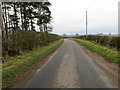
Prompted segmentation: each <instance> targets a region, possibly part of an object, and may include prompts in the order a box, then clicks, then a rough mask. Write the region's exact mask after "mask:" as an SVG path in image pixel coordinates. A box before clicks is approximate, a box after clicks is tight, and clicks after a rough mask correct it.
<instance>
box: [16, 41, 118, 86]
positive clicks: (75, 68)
mask: <svg viewBox="0 0 120 90" xmlns="http://www.w3.org/2000/svg"><path fill="white" fill-rule="evenodd" d="M16 87H18V88H115V87H117V86H116V85H115V84H114V83H113V81H112V80H111V78H110V77H109V76H108V75H107V74H106V72H105V71H104V70H102V69H101V68H99V67H98V66H97V65H96V64H95V63H94V62H93V60H92V59H91V58H90V57H89V56H88V55H87V54H86V53H85V52H84V51H83V50H82V49H81V48H80V46H79V45H78V44H77V43H75V42H74V41H71V40H68V39H65V40H64V43H63V44H62V46H61V47H60V48H59V49H58V50H57V51H56V52H55V53H54V54H53V55H52V56H51V57H50V59H49V60H48V61H47V62H46V64H45V65H43V67H42V68H40V69H38V70H37V72H36V73H35V74H34V75H33V76H32V78H31V79H29V80H27V81H25V82H23V83H21V84H18V85H16Z"/></svg>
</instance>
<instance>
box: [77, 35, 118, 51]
mask: <svg viewBox="0 0 120 90" xmlns="http://www.w3.org/2000/svg"><path fill="white" fill-rule="evenodd" d="M77 38H79V39H85V40H89V41H92V42H95V43H99V44H101V45H104V46H107V47H111V48H115V49H117V50H120V44H119V42H120V36H118V37H112V36H95V35H88V36H87V37H86V36H79V37H77Z"/></svg>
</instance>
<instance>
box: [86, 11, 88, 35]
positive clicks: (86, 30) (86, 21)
mask: <svg viewBox="0 0 120 90" xmlns="http://www.w3.org/2000/svg"><path fill="white" fill-rule="evenodd" d="M87 25H88V22H87V11H86V36H87Z"/></svg>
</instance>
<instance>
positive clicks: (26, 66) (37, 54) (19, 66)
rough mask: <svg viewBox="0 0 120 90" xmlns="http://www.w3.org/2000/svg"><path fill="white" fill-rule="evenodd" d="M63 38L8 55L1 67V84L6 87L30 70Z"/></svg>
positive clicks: (56, 46) (60, 42)
mask: <svg viewBox="0 0 120 90" xmlns="http://www.w3.org/2000/svg"><path fill="white" fill-rule="evenodd" d="M62 42H63V39H61V40H58V41H56V42H54V43H52V44H49V45H48V46H44V47H42V48H37V49H34V50H32V51H29V52H26V53H24V54H22V55H20V56H16V57H10V58H9V59H8V60H7V62H6V63H4V64H3V68H2V74H3V75H2V79H3V81H2V85H3V87H7V86H8V85H9V84H11V83H13V82H15V81H16V80H17V79H18V78H19V77H20V76H21V75H23V74H24V73H25V72H27V71H29V70H31V69H32V68H33V67H34V66H35V65H36V63H37V62H38V61H40V60H43V58H44V57H45V56H47V55H48V54H50V53H51V52H53V51H54V50H55V49H56V48H58V46H59V45H61V44H62Z"/></svg>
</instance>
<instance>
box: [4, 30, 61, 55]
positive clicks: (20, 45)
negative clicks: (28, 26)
mask: <svg viewBox="0 0 120 90" xmlns="http://www.w3.org/2000/svg"><path fill="white" fill-rule="evenodd" d="M58 39H60V37H59V36H58V35H55V34H49V33H45V32H43V33H40V32H34V31H17V33H15V34H11V35H9V36H8V38H4V39H3V40H2V48H3V49H2V54H3V57H4V56H6V55H9V56H15V55H19V54H21V53H22V52H23V51H28V50H32V49H34V48H37V47H41V46H45V45H48V44H49V43H52V42H54V41H56V40H58Z"/></svg>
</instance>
